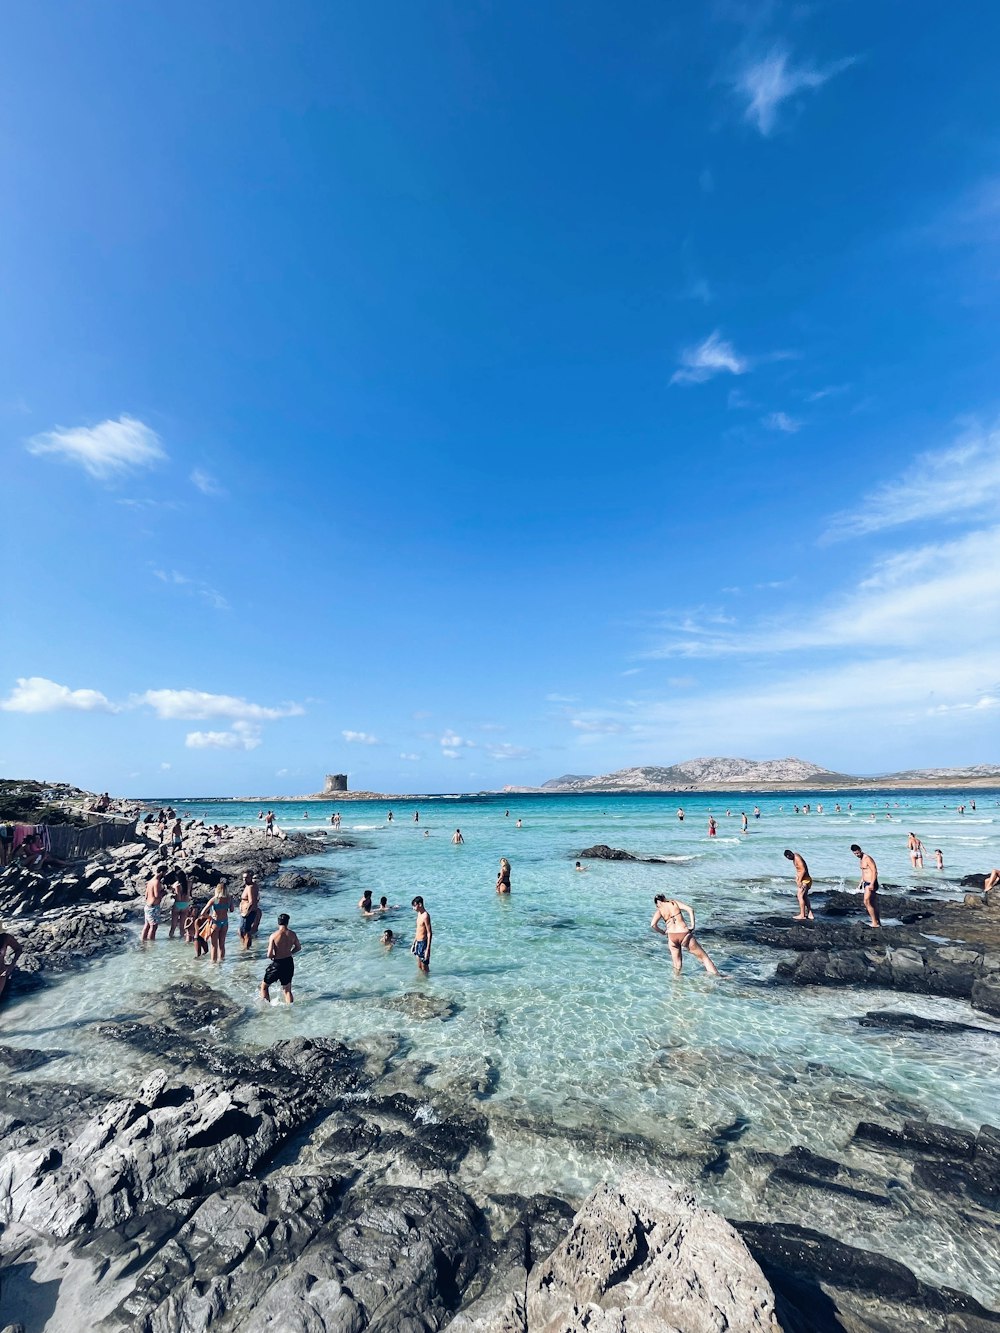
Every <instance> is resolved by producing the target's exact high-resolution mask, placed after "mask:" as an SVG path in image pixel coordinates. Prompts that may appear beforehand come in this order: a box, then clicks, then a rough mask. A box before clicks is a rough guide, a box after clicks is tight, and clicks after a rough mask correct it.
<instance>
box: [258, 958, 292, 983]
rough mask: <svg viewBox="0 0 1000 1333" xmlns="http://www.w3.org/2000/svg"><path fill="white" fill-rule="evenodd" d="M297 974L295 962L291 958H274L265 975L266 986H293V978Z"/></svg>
mask: <svg viewBox="0 0 1000 1333" xmlns="http://www.w3.org/2000/svg"><path fill="white" fill-rule="evenodd" d="M294 972H295V962H294V960H293V959H291V958H273V959H272V960H271V962H269V963H268V965H267V971H266V972H265V973H264V985H265V986H274V985H278V986H284V987H288V986H290V985H291V984H292V976H293V974H294Z"/></svg>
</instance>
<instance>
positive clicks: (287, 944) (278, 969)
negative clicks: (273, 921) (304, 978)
mask: <svg viewBox="0 0 1000 1333" xmlns="http://www.w3.org/2000/svg"><path fill="white" fill-rule="evenodd" d="M288 922H289V916H288V913H287V912H282V913H281V915H280V916H279V917H278V929H277V930H276V931H275V932H274V934H273V935H272V936H271V938H270V939H269V940H268V942H267V956H268V958H269V959H270V962H269V963H268V965H267V971H266V972H265V973H264V980H263V981H262V982H261V983H260V997H261V999H262V1000H266V1001H267V1002H268V1003H270V1001H271V991H270V987H271V986H273V985H274V984H275V982H277V983H278V985H279V986H280V987H281V991H282V994H283V995H284V998H285V1003H286V1004H291V1003H292V1002H293V1001H294V999H295V996H294V995H293V994H292V977H293V976H294V975H295V963H294V961H293V959H292V954H294V953H298V952H299V950H300V949H301V948H302V945H301V944H300V943H299V937H298V935H296V933H295V931H294V930H289V929H288Z"/></svg>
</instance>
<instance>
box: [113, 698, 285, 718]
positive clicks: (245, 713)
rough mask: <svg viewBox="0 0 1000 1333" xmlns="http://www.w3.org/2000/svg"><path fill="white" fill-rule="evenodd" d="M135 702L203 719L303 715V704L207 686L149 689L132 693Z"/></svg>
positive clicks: (167, 714) (163, 713)
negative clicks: (254, 699) (260, 700)
mask: <svg viewBox="0 0 1000 1333" xmlns="http://www.w3.org/2000/svg"><path fill="white" fill-rule="evenodd" d="M132 703H133V705H137V706H138V705H143V704H145V705H147V706H148V707H149V708H152V710H153V712H154V713H155V714H156V716H157V717H159V718H164V719H166V720H172V721H173V720H182V721H191V722H200V721H202V720H205V719H207V718H213V717H222V718H230V719H232V720H233V721H240V722H273V721H275V720H277V719H278V718H281V717H300V716H301V715H302V714H303V713H304V712H305V709H304V708H303V707H302V705H301V704H296V703H287V704H279V705H278V706H277V707H273V708H268V707H265V706H264V705H263V704H255V703H250V702H249V701H248V700H246V699H240V698H237V697H236V696H235V695H232V694H208V693H206V692H205V691H204V690H146V691H145V692H144V693H143V694H137V695H133V696H132Z"/></svg>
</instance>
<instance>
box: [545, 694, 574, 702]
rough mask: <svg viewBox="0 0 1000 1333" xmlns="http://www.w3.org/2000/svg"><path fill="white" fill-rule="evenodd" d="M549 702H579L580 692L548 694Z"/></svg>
mask: <svg viewBox="0 0 1000 1333" xmlns="http://www.w3.org/2000/svg"><path fill="white" fill-rule="evenodd" d="M545 702H546V703H547V704H577V703H579V702H580V696H579V695H578V694H547V695H546V696H545Z"/></svg>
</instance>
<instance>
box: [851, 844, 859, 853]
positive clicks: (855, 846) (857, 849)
mask: <svg viewBox="0 0 1000 1333" xmlns="http://www.w3.org/2000/svg"><path fill="white" fill-rule="evenodd" d="M851 851H852V852H860V851H861V848H860V847H859V846H858V844H857V843H856V842H852V843H851Z"/></svg>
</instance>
